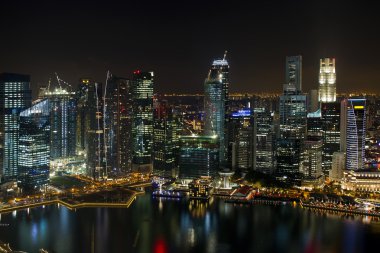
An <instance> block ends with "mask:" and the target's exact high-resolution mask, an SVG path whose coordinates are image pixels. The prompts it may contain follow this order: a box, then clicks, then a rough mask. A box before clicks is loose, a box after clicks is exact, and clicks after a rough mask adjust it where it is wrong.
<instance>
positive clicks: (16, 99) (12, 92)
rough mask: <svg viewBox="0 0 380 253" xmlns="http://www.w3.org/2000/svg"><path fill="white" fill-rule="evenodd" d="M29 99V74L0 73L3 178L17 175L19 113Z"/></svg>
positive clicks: (7, 178) (30, 94)
mask: <svg viewBox="0 0 380 253" xmlns="http://www.w3.org/2000/svg"><path fill="white" fill-rule="evenodd" d="M31 99H32V91H31V89H30V76H28V75H20V74H13V73H2V74H0V172H1V175H2V177H3V179H5V180H11V179H16V177H17V175H18V144H19V130H20V128H19V114H20V112H21V111H23V110H25V109H26V108H29V107H30V106H31Z"/></svg>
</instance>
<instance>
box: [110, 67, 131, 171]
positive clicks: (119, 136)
mask: <svg viewBox="0 0 380 253" xmlns="http://www.w3.org/2000/svg"><path fill="white" fill-rule="evenodd" d="M131 86H132V85H131V82H130V80H129V79H127V78H121V77H116V76H114V75H112V74H110V73H108V78H107V84H106V86H105V91H104V101H103V105H104V112H103V117H104V118H103V120H104V133H105V134H104V154H105V158H106V160H105V162H106V166H107V167H106V170H107V172H108V174H109V173H111V172H112V173H120V172H127V171H130V170H131V165H132V149H131V147H132V87H131Z"/></svg>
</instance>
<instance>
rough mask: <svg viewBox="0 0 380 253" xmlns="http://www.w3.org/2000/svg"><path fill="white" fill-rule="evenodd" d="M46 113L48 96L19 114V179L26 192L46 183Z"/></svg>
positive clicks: (47, 113) (47, 157)
mask: <svg viewBox="0 0 380 253" xmlns="http://www.w3.org/2000/svg"><path fill="white" fill-rule="evenodd" d="M49 116H50V110H49V100H47V99H44V100H42V101H40V102H38V103H36V104H34V105H33V106H32V107H30V108H28V109H26V110H24V111H22V112H21V113H20V135H19V149H18V151H19V152H18V166H19V174H18V181H19V186H20V187H21V188H23V189H24V190H26V191H29V190H35V189H40V188H42V187H43V186H45V185H47V184H48V182H49V157H50V119H49Z"/></svg>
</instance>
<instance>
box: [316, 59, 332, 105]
mask: <svg viewBox="0 0 380 253" xmlns="http://www.w3.org/2000/svg"><path fill="white" fill-rule="evenodd" d="M319 64H320V67H319V102H335V101H336V72H335V58H324V59H320V63H319Z"/></svg>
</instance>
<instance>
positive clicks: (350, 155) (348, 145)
mask: <svg viewBox="0 0 380 253" xmlns="http://www.w3.org/2000/svg"><path fill="white" fill-rule="evenodd" d="M342 115H344V116H343V117H342V121H341V123H342V126H341V129H342V128H343V129H342V131H341V142H342V148H343V150H345V151H346V169H348V170H358V169H363V168H364V153H365V135H366V100H365V99H362V98H349V99H345V100H343V101H342Z"/></svg>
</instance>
